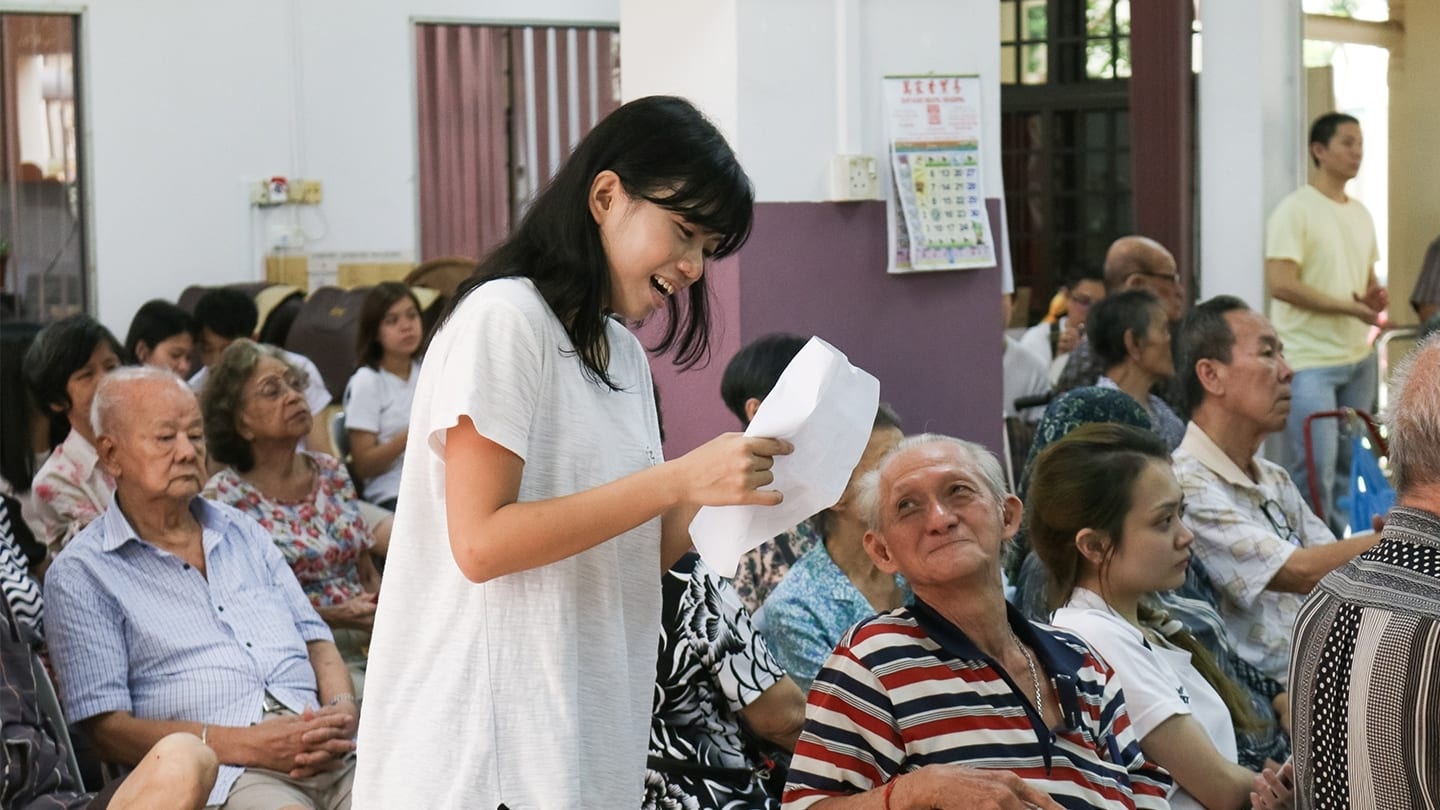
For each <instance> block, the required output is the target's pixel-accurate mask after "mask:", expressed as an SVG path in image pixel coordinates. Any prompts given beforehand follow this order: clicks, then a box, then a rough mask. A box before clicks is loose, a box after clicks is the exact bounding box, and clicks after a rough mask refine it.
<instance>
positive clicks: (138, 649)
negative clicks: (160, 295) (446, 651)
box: [45, 367, 359, 810]
mask: <svg viewBox="0 0 1440 810" xmlns="http://www.w3.org/2000/svg"><path fill="white" fill-rule="evenodd" d="M92 409H93V412H94V416H95V418H94V422H95V432H96V434H97V436H98V441H97V443H96V450H97V451H98V452H99V455H100V463H101V465H102V466H103V467H104V469H105V471H106V472H108V473H110V475H111V476H112V477H114V479H115V483H116V490H115V502H114V505H112V506H111V507H110V509H109V510H107V511H106V512H105V513H104V514H102V515H101V516H100V517H99V518H97V519H96V520H95V521H94V522H92V523H91V524H90V525H89V526H87V527H86V528H85V529H84V530H83V531H82V532H81V533H80V534H79V535H77V536H76V537H75V539H74V540H72V541H71V542H70V544H69V545H68V546H66V547H65V550H64V551H63V552H61V553H60V555H59V556H57V557H56V558H55V562H54V564H53V565H51V567H50V571H49V574H48V575H47V576H46V579H45V614H46V615H45V629H46V636H47V638H48V640H49V642H50V651H51V655H52V660H53V661H54V664H55V668H56V671H57V673H58V674H59V676H60V677H59V681H60V695H61V698H62V699H63V701H64V706H65V712H66V715H67V717H68V719H69V720H70V721H71V722H79V723H82V724H83V725H84V726H85V728H86V729H87V730H88V731H89V732H90V733H91V735H92V736H93V737H94V738H95V742H96V745H97V747H98V748H99V750H100V753H101V755H102V756H103V757H105V759H107V760H109V761H111V762H115V763H119V764H126V765H131V764H134V763H135V762H136V761H138V760H139V759H140V758H141V757H142V756H144V754H145V752H146V751H147V750H148V749H149V748H150V747H151V746H152V745H154V744H155V742H156V741H157V740H159V739H161V738H162V737H165V736H166V735H169V734H173V733H175V732H189V733H191V734H194V735H195V736H197V737H200V739H201V740H202V741H204V742H206V743H207V744H208V745H209V746H210V747H211V748H212V749H214V751H215V756H216V758H217V759H218V760H219V762H220V765H221V767H220V769H219V775H218V777H217V778H216V780H215V786H214V788H213V789H212V790H211V792H210V796H209V800H208V801H207V802H206V805H207V806H208V807H221V808H224V810H276V809H277V808H293V807H313V808H323V809H324V810H343V808H347V807H349V805H350V781H351V778H352V777H353V774H354V757H353V756H352V755H351V754H352V752H353V751H354V748H355V745H354V742H353V739H354V735H355V727H356V725H357V720H358V717H359V707H358V706H357V705H356V703H355V697H354V695H353V694H352V692H353V686H352V685H351V682H350V672H349V670H348V669H347V668H346V666H345V662H344V661H343V660H342V659H341V658H340V653H339V651H338V650H337V649H336V648H335V643H334V641H333V639H332V638H331V635H330V629H329V628H328V627H327V626H326V624H325V622H324V621H322V620H321V619H320V617H319V616H318V615H317V614H316V613H315V609H314V608H312V607H311V606H310V600H308V599H306V598H305V594H304V593H303V592H302V591H301V590H300V584H299V583H298V582H296V581H295V575H294V574H293V573H291V571H290V566H289V565H287V564H286V562H285V558H284V557H283V556H282V555H281V554H280V551H279V550H278V549H277V548H276V547H275V543H274V541H273V540H272V539H271V538H270V536H269V535H268V534H267V533H266V532H265V531H264V529H262V528H261V527H260V524H258V523H256V522H255V521H254V520H251V519H250V518H249V517H247V516H245V515H244V514H242V513H240V512H238V511H236V510H234V509H231V508H230V507H228V506H225V505H223V504H217V503H211V502H209V501H207V500H205V499H204V498H201V497H199V495H200V488H201V487H202V486H203V485H204V483H205V443H204V436H203V433H202V429H201V422H200V406H199V403H198V402H196V400H195V394H194V393H193V392H191V391H190V389H189V388H188V387H186V385H185V383H184V382H183V381H181V380H180V378H179V377H176V376H174V375H173V374H171V373H170V372H168V371H163V370H159V369H154V368H144V367H142V368H130V369H122V370H120V371H116V372H112V373H111V374H109V375H107V376H106V378H105V380H104V381H103V382H101V383H100V387H99V388H98V389H97V391H96V393H95V401H94V404H93V406H92Z"/></svg>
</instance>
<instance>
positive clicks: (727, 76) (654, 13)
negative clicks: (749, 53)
mask: <svg viewBox="0 0 1440 810" xmlns="http://www.w3.org/2000/svg"><path fill="white" fill-rule="evenodd" d="M738 11H739V10H738V8H737V4H736V2H735V0H714V2H690V1H689V0H684V1H682V2H676V0H620V20H621V34H620V53H621V56H620V94H621V96H622V98H623V99H624V100H625V101H630V100H632V99H637V98H643V97H644V96H653V95H677V96H684V97H685V98H688V99H690V100H692V101H694V102H695V103H696V105H697V106H699V107H700V109H701V110H702V111H703V112H704V113H705V115H706V116H708V117H709V118H710V120H711V121H713V122H715V126H717V127H719V128H720V131H721V132H722V133H724V135H725V138H726V139H727V140H728V141H730V143H731V144H734V143H736V141H737V137H738V122H739V104H738V102H737V98H738V97H737V94H736V80H737V78H738V76H739V74H740V65H739V60H740V51H739V48H738V45H737V39H736V23H737V14H738ZM631 43H638V44H639V45H640V46H639V47H632V45H631Z"/></svg>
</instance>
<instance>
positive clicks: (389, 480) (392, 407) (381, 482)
mask: <svg viewBox="0 0 1440 810" xmlns="http://www.w3.org/2000/svg"><path fill="white" fill-rule="evenodd" d="M419 379H420V364H419V363H418V362H417V363H411V364H410V378H409V379H407V380H402V379H400V378H399V377H397V376H395V375H394V374H391V373H390V372H388V371H386V370H385V369H373V368H370V367H369V366H361V367H360V368H357V369H355V373H354V374H353V375H352V376H351V377H350V382H348V383H346V384H345V429H346V430H367V431H369V432H371V433H374V434H375V439H376V441H378V442H379V443H381V444H384V443H385V442H388V441H390V440H391V439H393V438H395V437H396V436H397V435H399V434H400V432H401V431H402V430H408V429H409V427H410V403H411V401H413V400H414V398H415V383H416V382H418V381H419ZM402 460H403V459H402V458H401V457H400V456H396V457H395V460H394V461H393V462H391V463H390V466H389V467H387V468H386V469H385V472H382V473H380V474H379V475H377V476H375V477H374V478H371V479H369V480H367V481H365V482H363V483H364V491H363V493H362V495H363V496H364V498H365V500H367V501H369V502H370V503H383V502H384V501H388V500H390V499H391V498H393V497H395V496H396V495H399V494H400V462H401V461H402Z"/></svg>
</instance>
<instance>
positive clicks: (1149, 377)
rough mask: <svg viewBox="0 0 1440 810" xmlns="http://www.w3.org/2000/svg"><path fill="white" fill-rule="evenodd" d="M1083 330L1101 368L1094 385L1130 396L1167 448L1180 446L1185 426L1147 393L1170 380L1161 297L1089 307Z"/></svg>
mask: <svg viewBox="0 0 1440 810" xmlns="http://www.w3.org/2000/svg"><path fill="white" fill-rule="evenodd" d="M1085 332H1086V335H1087V336H1088V337H1089V339H1090V347H1091V349H1093V350H1094V352H1095V356H1096V357H1097V358H1099V359H1100V361H1101V366H1102V367H1103V368H1104V369H1105V373H1104V374H1102V375H1101V376H1100V379H1099V380H1098V381H1096V383H1095V384H1096V385H1098V386H1100V387H1101V388H1114V389H1117V390H1120V391H1124V392H1125V393H1126V394H1129V395H1130V398H1131V399H1133V400H1135V402H1136V403H1137V404H1139V405H1140V407H1141V408H1142V409H1143V410H1144V411H1145V415H1146V416H1149V417H1150V425H1151V427H1152V429H1154V431H1155V433H1156V434H1158V435H1159V436H1160V438H1162V439H1164V440H1165V444H1166V446H1168V447H1169V448H1170V450H1172V451H1173V450H1174V449H1175V448H1177V447H1179V446H1180V440H1181V439H1183V438H1185V423H1184V422H1182V421H1180V417H1178V416H1176V415H1175V412H1174V411H1172V410H1170V406H1169V405H1166V404H1165V400H1163V399H1161V398H1160V397H1159V396H1157V395H1156V394H1154V393H1153V392H1152V389H1154V387H1155V385H1156V383H1160V382H1164V381H1166V380H1169V379H1170V378H1171V377H1174V376H1175V360H1174V357H1173V356H1172V355H1171V354H1170V320H1169V317H1168V316H1167V315H1166V314H1165V307H1164V306H1163V305H1161V303H1160V299H1158V298H1156V297H1155V294H1154V293H1152V292H1150V291H1149V290H1143V289H1133V290H1126V291H1124V292H1121V293H1116V294H1115V295H1112V296H1109V297H1108V298H1105V299H1104V300H1102V301H1100V302H1099V303H1097V304H1096V305H1095V306H1094V307H1092V308H1091V310H1090V318H1089V320H1088V321H1087V322H1086V325H1085Z"/></svg>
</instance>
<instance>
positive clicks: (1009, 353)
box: [1001, 335, 1050, 422]
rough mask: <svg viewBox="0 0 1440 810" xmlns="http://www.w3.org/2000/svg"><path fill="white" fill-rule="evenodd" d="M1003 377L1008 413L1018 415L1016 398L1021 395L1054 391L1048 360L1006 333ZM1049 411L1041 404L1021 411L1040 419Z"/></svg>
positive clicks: (1005, 403) (1031, 417)
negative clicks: (1047, 364) (1051, 387)
mask: <svg viewBox="0 0 1440 810" xmlns="http://www.w3.org/2000/svg"><path fill="white" fill-rule="evenodd" d="M1001 372H1002V375H1003V379H1002V380H1001V388H1002V390H1003V391H1004V396H1005V402H1004V409H1005V416H1006V417H1007V418H1008V417H1011V416H1015V415H1016V413H1015V400H1017V399H1019V398H1021V397H1029V396H1036V395H1038V394H1044V393H1048V392H1049V391H1050V378H1049V376H1048V372H1049V368H1048V367H1046V365H1045V361H1044V360H1041V359H1040V358H1039V357H1036V356H1035V355H1034V354H1033V353H1031V351H1030V350H1029V349H1027V348H1025V347H1024V346H1021V345H1020V343H1019V342H1017V341H1016V340H1015V339H1014V338H1012V337H1010V336H1009V335H1006V336H1005V358H1004V360H1003V361H1002V364H1001ZM1044 414H1045V406H1044V405H1037V406H1034V407H1031V408H1026V409H1025V410H1024V412H1022V413H1021V414H1019V415H1020V416H1022V417H1024V418H1025V420H1026V421H1030V422H1038V421H1040V417H1041V416H1043V415H1044Z"/></svg>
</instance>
